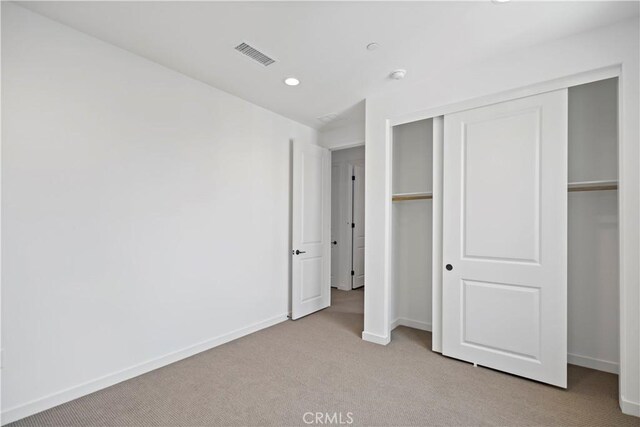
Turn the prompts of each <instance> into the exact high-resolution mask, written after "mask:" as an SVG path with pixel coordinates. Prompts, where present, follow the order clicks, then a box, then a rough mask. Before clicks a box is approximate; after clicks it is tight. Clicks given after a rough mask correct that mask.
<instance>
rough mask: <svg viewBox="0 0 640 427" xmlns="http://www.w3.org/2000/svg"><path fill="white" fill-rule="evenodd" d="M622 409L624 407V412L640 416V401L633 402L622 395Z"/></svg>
mask: <svg viewBox="0 0 640 427" xmlns="http://www.w3.org/2000/svg"><path fill="white" fill-rule="evenodd" d="M620 409H622V413H623V414H627V415H635V416H636V417H640V403H638V402H631V401H629V400H626V399H625V398H624V397H620Z"/></svg>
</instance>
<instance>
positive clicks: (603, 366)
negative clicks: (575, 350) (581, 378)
mask: <svg viewBox="0 0 640 427" xmlns="http://www.w3.org/2000/svg"><path fill="white" fill-rule="evenodd" d="M567 363H569V364H571V365H576V366H583V367H585V368H590V369H595V370H596V371H603V372H609V373H612V374H617V373H618V371H619V365H618V364H617V363H616V362H611V361H609V360H602V359H596V358H594V357H588V356H581V355H579V354H572V353H569V354H567Z"/></svg>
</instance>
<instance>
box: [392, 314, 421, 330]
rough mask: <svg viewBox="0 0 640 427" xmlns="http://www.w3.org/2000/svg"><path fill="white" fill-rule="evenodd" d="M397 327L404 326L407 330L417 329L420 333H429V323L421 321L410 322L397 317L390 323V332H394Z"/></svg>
mask: <svg viewBox="0 0 640 427" xmlns="http://www.w3.org/2000/svg"><path fill="white" fill-rule="evenodd" d="M398 326H406V327H407V328H413V329H419V330H421V331H429V332H431V323H429V322H423V321H421V320H412V319H407V318H405V317H398V318H397V319H396V320H394V321H393V322H392V323H391V330H394V329H395V328H397V327H398Z"/></svg>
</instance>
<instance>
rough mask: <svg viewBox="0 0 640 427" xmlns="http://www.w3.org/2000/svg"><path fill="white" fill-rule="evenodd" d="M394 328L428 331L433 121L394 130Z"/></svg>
mask: <svg viewBox="0 0 640 427" xmlns="http://www.w3.org/2000/svg"><path fill="white" fill-rule="evenodd" d="M392 155H393V159H392V177H393V182H392V189H393V204H392V234H393V254H392V277H393V283H394V286H393V292H392V293H391V295H392V304H391V307H392V310H391V319H392V321H393V324H392V327H396V326H399V325H403V326H409V327H412V328H416V329H423V330H428V331H430V330H431V326H432V324H431V323H432V322H431V294H432V292H431V276H432V256H431V255H432V250H431V248H432V209H433V203H432V193H433V120H432V119H427V120H421V121H417V122H412V123H407V124H404V125H399V126H395V127H394V128H393V153H392Z"/></svg>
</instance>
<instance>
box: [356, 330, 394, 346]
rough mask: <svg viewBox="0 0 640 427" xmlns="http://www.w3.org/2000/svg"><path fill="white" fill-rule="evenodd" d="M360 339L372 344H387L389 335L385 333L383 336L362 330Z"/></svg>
mask: <svg viewBox="0 0 640 427" xmlns="http://www.w3.org/2000/svg"><path fill="white" fill-rule="evenodd" d="M362 339H363V340H364V341H369V342H372V343H374V344H380V345H387V344H389V342H391V337H390V336H389V335H387V336H386V337H383V336H382V335H376V334H372V333H371V332H367V331H362Z"/></svg>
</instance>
